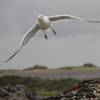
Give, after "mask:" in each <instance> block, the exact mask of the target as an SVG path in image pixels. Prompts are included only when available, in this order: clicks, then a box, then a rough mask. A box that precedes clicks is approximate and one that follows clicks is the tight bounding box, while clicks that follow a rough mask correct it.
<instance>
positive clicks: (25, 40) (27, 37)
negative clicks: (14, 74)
mask: <svg viewBox="0 0 100 100" xmlns="http://www.w3.org/2000/svg"><path fill="white" fill-rule="evenodd" d="M38 30H39V27H38V24H36V25H35V26H33V27H32V28H31V29H30V30H29V31H28V32H26V34H25V36H24V37H23V40H22V42H21V44H20V46H19V49H18V50H17V51H16V52H15V53H14V54H13V55H12V56H11V57H9V58H8V59H7V60H5V61H4V62H3V63H7V62H9V61H10V60H11V59H12V58H13V57H14V56H15V55H16V54H17V53H18V52H19V51H20V50H21V49H22V47H23V46H25V45H26V44H27V43H28V41H29V40H30V39H31V38H32V37H33V36H34V35H35V33H36V32H37V31H38Z"/></svg>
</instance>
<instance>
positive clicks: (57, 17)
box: [49, 15, 100, 23]
mask: <svg viewBox="0 0 100 100" xmlns="http://www.w3.org/2000/svg"><path fill="white" fill-rule="evenodd" d="M65 19H68V20H70V19H74V20H80V21H86V22H90V23H100V20H85V19H83V18H80V17H76V16H72V15H56V16H49V20H50V21H51V22H54V21H61V20H65Z"/></svg>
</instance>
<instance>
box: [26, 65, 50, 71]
mask: <svg viewBox="0 0 100 100" xmlns="http://www.w3.org/2000/svg"><path fill="white" fill-rule="evenodd" d="M36 69H38V70H40V69H48V67H46V66H41V65H35V66H32V67H29V68H26V69H24V70H36Z"/></svg>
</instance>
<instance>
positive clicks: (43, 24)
mask: <svg viewBox="0 0 100 100" xmlns="http://www.w3.org/2000/svg"><path fill="white" fill-rule="evenodd" d="M38 26H39V29H41V30H47V29H48V28H49V27H50V20H49V18H48V17H47V16H42V15H39V16H38Z"/></svg>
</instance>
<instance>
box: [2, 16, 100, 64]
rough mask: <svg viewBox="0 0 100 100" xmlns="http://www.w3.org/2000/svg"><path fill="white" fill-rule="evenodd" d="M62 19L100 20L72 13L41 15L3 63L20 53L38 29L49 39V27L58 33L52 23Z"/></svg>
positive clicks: (54, 32)
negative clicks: (47, 32)
mask: <svg viewBox="0 0 100 100" xmlns="http://www.w3.org/2000/svg"><path fill="white" fill-rule="evenodd" d="M62 20H79V21H86V22H93V23H98V22H100V21H95V20H85V19H83V18H79V17H76V16H72V15H55V16H44V15H39V16H38V17H37V21H36V23H35V25H34V26H33V27H32V28H31V29H29V31H28V32H26V33H25V35H24V36H23V39H22V42H21V44H20V45H19V48H18V49H17V50H16V51H15V52H14V53H13V54H12V56H10V57H9V58H8V59H7V60H5V61H3V63H7V62H9V61H10V60H11V59H12V58H13V57H14V56H15V55H16V54H18V53H19V52H20V51H21V49H22V48H23V47H24V46H25V45H26V44H27V43H28V42H29V40H31V38H32V37H34V36H35V34H36V33H37V31H38V30H42V31H43V34H44V37H45V39H48V36H47V34H46V30H47V29H51V31H52V32H53V34H54V35H56V31H55V29H54V28H53V27H52V23H53V22H56V21H62Z"/></svg>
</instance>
